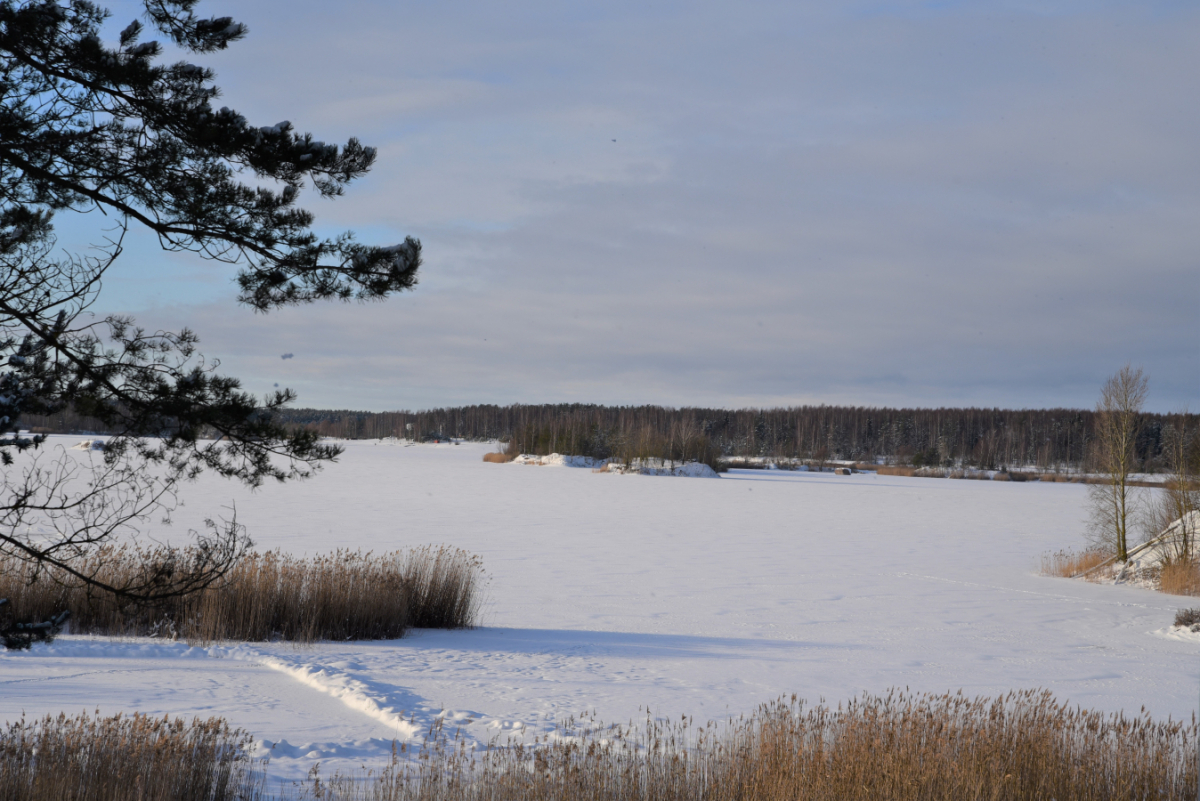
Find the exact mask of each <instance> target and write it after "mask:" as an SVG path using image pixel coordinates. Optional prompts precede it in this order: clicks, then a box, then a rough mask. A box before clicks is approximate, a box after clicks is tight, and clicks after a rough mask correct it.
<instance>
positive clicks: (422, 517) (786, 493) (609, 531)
mask: <svg viewBox="0 0 1200 801" xmlns="http://www.w3.org/2000/svg"><path fill="white" fill-rule="evenodd" d="M65 442H66V443H67V444H70V440H65ZM346 445H347V449H346V453H345V454H344V456H343V457H342V458H341V460H340V462H339V463H338V464H335V465H331V466H329V467H328V468H327V469H326V470H325V471H324V473H323V474H321V475H319V476H318V477H317V478H315V479H314V480H312V481H310V482H307V483H301V484H291V485H284V486H268V487H265V488H263V489H262V490H260V491H258V492H250V491H245V490H241V489H239V488H237V487H235V486H233V485H230V484H227V483H223V482H220V481H218V480H215V479H212V480H208V479H205V480H204V481H203V482H202V483H200V484H198V485H196V486H194V487H190V488H189V489H188V491H186V493H185V497H186V499H187V506H186V507H184V508H182V509H180V510H179V511H178V512H176V513H175V515H174V518H175V525H174V530H176V531H179V532H183V531H186V530H187V529H188V528H189V527H192V528H199V525H200V523H201V521H202V520H203V518H204V517H205V516H210V515H213V514H214V513H217V512H220V511H221V509H220V507H222V506H229V505H230V504H231V503H234V502H236V507H237V513H238V520H239V521H240V522H242V523H245V524H246V525H247V526H248V527H249V529H250V532H251V534H252V535H253V536H254V538H255V540H256V541H257V543H258V546H259V547H261V548H276V547H279V548H283V549H286V550H288V551H291V552H293V553H297V554H303V553H308V554H316V553H325V552H328V551H330V550H332V549H334V548H336V547H351V548H364V549H372V550H376V551H380V550H388V549H393V548H402V547H407V546H412V545H422V544H426V543H447V544H450V545H454V546H458V547H462V548H465V549H467V550H470V551H472V552H474V553H477V554H479V555H480V556H481V557H482V558H483V563H484V566H485V568H486V570H487V573H488V580H489V583H488V587H487V602H486V604H485V606H484V613H483V619H482V623H483V627H482V628H479V629H476V630H473V631H418V632H415V633H414V634H413V635H412V636H410V637H407V638H405V639H403V640H398V641H387V642H366V643H362V642H351V643H321V644H317V645H314V646H311V647H294V646H292V645H289V644H285V643H270V644H268V643H253V644H248V645H236V644H226V645H222V646H218V647H214V648H207V649H202V648H190V647H189V646H187V645H186V644H184V643H172V642H160V641H154V640H145V639H141V640H128V641H119V640H110V639H92V638H87V637H77V636H67V637H63V638H60V640H59V641H57V642H56V643H54V644H52V645H50V646H35V647H34V649H33V650H32V651H31V652H28V653H18V652H7V653H6V652H0V719H5V720H12V719H14V718H17V717H20V715H21V714H22V713H25V714H27V715H29V716H38V715H42V714H45V713H50V712H53V713H57V712H59V711H67V712H77V711H81V710H84V709H86V710H89V711H91V710H94V709H97V708H99V709H100V710H101V711H102V712H104V713H112V712H117V711H133V710H138V711H142V712H147V713H155V714H163V713H172V714H181V715H187V716H191V715H203V716H208V715H222V716H224V717H226V718H228V719H229V720H230V721H231V723H233V724H234V725H236V726H241V727H243V728H245V729H247V730H248V731H250V732H251V733H253V735H254V736H255V737H256V738H257V739H258V740H259V741H260V742H261V743H263V746H264V748H266V749H268V750H269V751H270V753H271V754H272V772H273V773H275V774H276V775H279V776H287V777H291V776H300V775H303V774H304V773H305V772H306V771H307V770H308V768H309V767H310V766H311V765H312V763H313V762H314V761H316V760H320V761H321V762H322V765H323V770H328V769H331V768H336V767H339V766H340V767H345V768H353V767H357V766H359V765H361V764H362V763H363V762H364V761H365V762H368V763H375V762H378V761H382V760H386V759H387V758H388V756H389V755H390V753H391V747H392V741H393V740H394V739H399V740H401V741H409V742H411V741H414V740H416V741H419V740H420V738H421V736H422V735H423V733H424V732H425V731H427V730H428V728H429V726H430V725H432V724H433V722H434V721H435V720H436V719H437V718H438V717H444V718H445V721H446V723H447V724H449V725H451V726H459V727H461V728H462V730H463V733H464V735H465V736H467V737H469V738H472V739H473V740H474V741H476V742H480V743H485V742H487V741H488V740H490V739H491V738H493V737H497V736H499V737H502V738H503V737H506V736H518V735H521V734H523V733H525V734H527V736H529V737H530V738H532V736H533V735H534V734H535V733H541V732H544V731H545V730H546V729H548V728H549V727H550V726H551V725H552V724H553V723H554V721H556V720H561V719H563V718H566V717H567V716H569V715H578V714H579V713H580V712H582V711H584V710H588V711H592V710H594V711H595V714H596V717H597V718H598V719H600V720H603V721H609V722H624V721H627V720H629V719H630V718H638V717H640V716H641V715H642V714H643V712H642V711H641V710H644V709H645V708H647V707H648V708H649V709H650V710H651V711H652V712H653V713H655V714H660V715H664V716H671V717H677V716H679V715H681V714H687V715H691V716H694V717H695V718H696V719H698V720H705V719H721V718H724V717H725V716H726V715H731V714H732V715H736V714H740V713H742V712H746V711H750V710H752V709H753V708H754V707H755V706H756V705H757V704H759V703H761V702H764V701H768V700H770V699H773V698H775V697H777V696H778V695H780V694H784V693H788V694H790V693H793V692H795V693H798V694H800V695H801V696H804V697H807V698H808V699H810V700H812V701H816V700H818V699H820V698H825V699H828V700H830V701H832V702H835V703H836V702H837V701H839V700H843V699H846V698H848V697H850V696H853V695H855V694H857V693H861V692H864V691H867V692H882V691H885V690H886V689H887V688H889V687H892V686H900V687H904V686H907V687H909V688H911V689H913V690H914V691H937V692H942V691H946V690H958V689H960V688H961V689H963V690H964V691H965V692H966V693H968V694H972V695H974V694H996V693H1000V692H1004V691H1007V690H1009V689H1016V688H1029V687H1046V688H1049V689H1050V690H1052V691H1053V692H1054V693H1055V694H1056V695H1057V696H1058V697H1059V698H1060V699H1063V700H1070V701H1072V702H1076V703H1079V704H1082V705H1084V706H1087V707H1092V708H1097V709H1101V710H1106V711H1115V710H1122V709H1123V710H1129V711H1132V712H1136V711H1137V710H1138V709H1139V708H1141V707H1142V706H1145V707H1146V709H1147V710H1148V711H1149V712H1151V713H1152V714H1154V715H1155V716H1159V717H1166V716H1167V715H1172V716H1175V717H1176V718H1179V717H1187V716H1189V715H1190V714H1191V713H1192V712H1193V711H1194V710H1195V708H1196V695H1197V681H1198V675H1200V635H1194V634H1191V633H1190V632H1183V633H1179V632H1174V631H1173V630H1172V629H1171V623H1172V620H1173V617H1174V613H1175V610H1176V609H1177V608H1178V607H1181V606H1192V605H1196V603H1195V599H1186V598H1177V597H1172V596H1167V595H1162V594H1159V593H1155V592H1151V591H1149V590H1145V589H1141V588H1137V587H1130V586H1112V585H1097V584H1090V583H1087V582H1083V581H1071V580H1068V579H1055V578H1046V577H1042V576H1039V575H1037V573H1036V570H1037V564H1038V559H1039V556H1040V555H1041V554H1042V553H1043V552H1045V551H1053V550H1058V549H1060V548H1066V547H1074V548H1079V547H1080V546H1081V545H1082V544H1083V526H1084V522H1083V521H1084V519H1085V516H1086V510H1085V508H1084V503H1085V497H1086V488H1085V487H1084V486H1082V485H1077V484H1050V483H1047V484H1040V483H1032V482H1029V483H1000V482H981V481H949V480H937V479H922V478H903V477H889V476H876V475H873V474H869V473H867V474H855V475H852V476H837V475H833V474H831V473H818V472H799V471H797V472H792V471H783V470H775V471H767V470H746V471H736V470H735V471H730V472H729V473H727V474H725V475H723V476H722V477H721V478H720V479H719V480H704V481H701V480H689V479H671V478H660V477H652V476H636V475H635V476H631V475H615V474H610V473H598V472H593V470H590V469H531V468H529V467H523V466H521V465H515V464H487V463H484V462H482V461H481V457H482V454H483V453H484V452H485V451H487V450H489V448H488V447H487V446H484V445H479V444H467V443H464V444H462V445H450V444H441V445H415V446H404V445H403V444H399V443H386V442H385V443H376V442H371V441H365V442H350V443H346Z"/></svg>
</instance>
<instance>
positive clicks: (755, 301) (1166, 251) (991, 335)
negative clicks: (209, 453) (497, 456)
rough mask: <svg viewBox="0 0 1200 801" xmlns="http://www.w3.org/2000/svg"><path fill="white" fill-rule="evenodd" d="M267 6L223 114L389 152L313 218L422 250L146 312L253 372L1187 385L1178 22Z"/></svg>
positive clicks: (723, 395) (424, 393) (440, 386)
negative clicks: (366, 277)
mask: <svg viewBox="0 0 1200 801" xmlns="http://www.w3.org/2000/svg"><path fill="white" fill-rule="evenodd" d="M278 8H279V6H277V5H275V4H273V3H264V4H261V5H247V7H246V9H245V10H246V13H247V14H248V15H250V18H249V19H247V20H246V21H248V22H249V23H250V26H251V31H252V35H251V37H250V39H249V40H248V41H247V42H246V43H244V44H240V45H238V46H236V47H234V48H231V49H230V51H229V52H228V54H221V55H220V56H219V57H217V59H216V60H217V61H218V62H219V63H218V64H217V66H218V71H219V77H218V81H219V82H220V83H221V84H222V85H223V86H226V87H227V88H228V90H229V91H228V95H229V99H228V100H223V101H222V102H229V103H230V105H233V106H235V107H238V108H239V109H240V110H243V111H244V112H248V113H249V115H250V116H251V118H252V119H257V118H262V119H264V120H269V121H273V120H275V119H276V118H278V119H283V118H288V119H293V120H294V121H297V126H298V127H299V128H300V129H301V130H312V131H313V132H314V134H317V135H319V136H320V137H321V138H324V139H326V140H327V141H328V140H331V139H333V138H335V137H338V136H341V137H345V136H349V135H352V134H358V135H361V136H362V137H363V138H364V140H365V141H368V142H371V143H374V144H377V145H378V146H379V152H380V157H379V162H378V165H377V167H376V169H375V170H374V171H373V172H372V174H371V175H370V176H368V177H367V178H366V179H364V180H363V181H362V182H360V184H359V185H357V186H354V187H351V188H350V190H349V191H348V193H347V195H346V196H345V197H344V198H341V199H339V200H338V201H337V202H335V203H333V204H324V203H317V202H316V201H313V208H314V210H315V211H317V212H318V215H319V217H318V219H319V221H320V222H321V224H322V225H323V226H326V227H327V228H328V230H329V231H335V230H338V229H339V228H340V227H352V228H355V229H358V230H359V231H360V233H362V234H363V235H364V238H370V239H371V240H378V241H383V242H391V241H400V240H401V239H402V238H403V236H404V235H406V234H409V233H412V234H415V235H417V236H419V237H420V238H421V239H422V241H423V242H424V244H425V248H426V267H425V268H423V275H422V278H421V284H420V285H419V286H418V288H417V290H416V291H415V292H414V293H412V294H406V295H405V296H402V297H397V298H395V299H393V300H390V301H388V302H387V303H385V304H380V305H370V306H365V307H359V306H345V305H326V306H314V307H308V308H304V309H296V310H284V311H281V312H276V313H272V314H270V315H266V316H265V317H264V316H255V315H252V314H250V313H249V312H248V311H246V310H242V309H237V308H235V307H234V305H233V303H232V300H231V295H232V289H231V288H228V285H225V286H226V287H227V288H226V289H224V290H222V292H223V293H224V294H223V295H222V296H221V297H216V295H215V294H214V293H213V292H212V291H209V292H208V293H207V294H205V295H204V296H203V298H202V299H201V301H199V302H194V303H193V302H191V301H190V300H189V296H188V294H187V292H185V291H183V290H180V292H178V293H176V294H175V295H172V294H171V292H170V290H169V288H168V289H164V290H163V291H162V292H161V293H159V294H157V295H155V296H154V298H155V299H154V302H152V303H142V304H141V305H142V308H141V311H139V312H138V313H139V317H140V319H141V320H143V321H148V320H155V319H156V320H162V321H164V322H172V321H177V320H184V321H186V322H187V323H188V324H189V325H191V326H192V327H194V328H195V329H196V330H197V331H198V332H199V333H200V335H201V336H202V338H203V339H204V344H205V348H206V351H207V352H210V353H212V354H213V355H216V356H219V357H221V358H222V360H223V361H224V365H225V367H226V368H228V369H229V370H230V371H231V372H233V373H234V374H242V375H247V376H254V377H255V378H254V380H255V381H261V382H262V388H263V389H265V388H266V387H267V386H268V384H267V382H272V383H274V382H279V383H283V384H284V385H288V386H294V387H296V388H297V389H299V390H300V392H301V398H300V402H301V403H303V404H306V405H320V406H339V407H362V408H373V409H384V408H399V407H410V408H411V407H421V406H433V405H442V404H451V403H470V402H485V401H494V402H511V401H542V400H579V401H594V402H608V403H641V402H660V403H669V404H691V403H705V404H714V405H726V406H737V405H743V404H747V405H748V404H754V405H760V404H761V405H770V404H791V403H803V402H813V403H818V402H830V403H833V402H836V403H863V404H897V405H899V404H904V405H939V404H950V403H969V404H979V405H1011V406H1049V405H1059V404H1063V405H1075V406H1080V405H1082V406H1090V405H1091V403H1092V402H1093V400H1094V396H1095V393H1096V391H1097V389H1098V387H1099V384H1100V383H1101V382H1102V381H1103V379H1104V378H1105V377H1106V376H1107V375H1108V374H1110V373H1111V372H1112V371H1113V370H1114V369H1116V367H1118V366H1119V365H1120V364H1122V363H1124V362H1125V361H1132V362H1135V363H1138V364H1142V365H1144V366H1145V367H1146V368H1147V370H1148V372H1149V373H1150V374H1151V381H1152V387H1153V390H1154V403H1155V404H1157V405H1158V406H1159V407H1160V408H1163V409H1168V408H1173V407H1176V406H1180V405H1183V404H1185V403H1189V402H1190V403H1192V404H1193V405H1195V403H1196V399H1197V388H1198V386H1200V359H1198V354H1197V348H1196V346H1195V342H1194V336H1190V335H1184V332H1188V331H1192V330H1193V329H1194V327H1195V322H1194V320H1195V309H1196V306H1197V301H1198V300H1200V270H1198V269H1197V264H1196V260H1197V257H1196V254H1197V253H1200V248H1198V247H1197V246H1198V245H1200V233H1198V230H1197V226H1195V224H1194V220H1195V219H1196V218H1197V212H1200V191H1198V190H1197V188H1196V186H1195V182H1194V181H1193V180H1192V176H1194V175H1195V174H1196V172H1197V169H1198V168H1200V163H1198V162H1200V154H1198V153H1197V151H1196V149H1195V147H1194V141H1193V140H1194V131H1195V130H1196V128H1197V124H1198V123H1200V110H1198V109H1197V108H1196V107H1195V104H1192V103H1188V102H1187V98H1189V97H1191V96H1193V95H1194V94H1195V86H1194V83H1195V77H1194V76H1195V75H1197V74H1200V54H1197V52H1196V51H1195V48H1194V47H1192V44H1191V43H1192V42H1194V39H1195V36H1196V34H1197V33H1198V32H1200V31H1198V30H1197V29H1198V28H1200V15H1198V13H1197V12H1196V11H1195V10H1193V9H1192V8H1190V7H1185V6H1179V5H1176V4H1166V3H1164V4H1153V3H1151V4H1146V5H1144V6H1139V7H1138V9H1133V10H1131V9H1129V8H1128V7H1119V6H1113V5H1109V4H1104V3H1092V4H1080V3H1069V4H1066V3H1064V4H1057V5H1055V4H1050V5H1039V6H1038V8H1036V9H1035V8H1032V7H1028V6H1027V5H1026V4H1022V3H1015V2H1007V3H972V4H950V5H945V4H937V5H930V4H924V3H907V2H904V3H857V4H853V3H852V4H803V5H802V4H791V3H789V4H784V3H766V2H758V3H749V4H744V5H743V6H741V7H739V11H738V13H737V14H732V15H731V14H729V11H728V6H727V5H724V4H707V3H697V4H689V5H688V6H687V7H686V8H685V7H682V6H675V5H672V4H665V3H664V4H659V3H651V4H622V3H609V4H604V5H600V4H597V5H576V6H572V7H571V8H569V9H568V8H567V7H561V6H554V5H549V4H539V3H519V4H506V5H505V6H504V7H503V8H502V9H501V8H499V7H495V6H490V5H487V4H468V6H466V7H459V6H456V7H454V8H453V9H451V8H449V7H441V6H437V5H436V4H429V5H423V6H418V7H412V8H409V7H405V8H404V9H398V8H394V7H392V6H387V5H373V4H365V3H350V4H348V6H347V8H346V11H347V13H339V14H336V15H321V16H318V15H317V14H316V12H310V13H307V14H302V13H289V14H286V15H279V14H278V13H277V10H278ZM397 32H403V33H404V34H405V35H404V36H400V37H398V35H397ZM397 42H403V46H398V45H397ZM614 139H615V140H616V141H615V142H614V141H613V140H614ZM130 269H131V270H132V271H133V272H134V274H136V275H137V276H139V277H141V276H144V275H151V276H153V278H152V280H154V281H155V282H168V281H170V280H172V279H168V278H163V277H160V276H166V275H168V274H170V273H168V272H167V271H165V270H163V269H161V268H159V267H155V268H154V269H153V272H150V270H151V268H149V267H144V266H142V267H139V266H136V265H135V266H133V267H131V268H130ZM139 270H141V271H143V272H139ZM204 275H205V276H206V278H205V280H206V281H209V285H210V286H211V285H212V284H211V281H212V279H211V275H210V274H209V273H204ZM181 280H182V279H181ZM181 286H182V284H181ZM189 291H190V290H189ZM124 297H128V298H133V297H134V295H133V294H132V293H129V294H126V295H125V296H124ZM120 299H121V298H120V296H118V298H117V300H118V302H119V301H120ZM106 300H107V299H106ZM126 305H127V306H129V307H133V306H136V305H138V304H136V303H132V304H131V303H127V304H126ZM175 324H176V325H177V323H175ZM284 348H294V349H295V350H302V351H303V352H304V353H305V359H304V360H303V363H302V364H301V363H297V362H296V361H294V360H289V359H286V358H284V359H283V360H282V361H281V360H278V359H275V358H274V355H277V354H279V353H281V352H283V350H284ZM255 388H256V389H258V388H257V387H255Z"/></svg>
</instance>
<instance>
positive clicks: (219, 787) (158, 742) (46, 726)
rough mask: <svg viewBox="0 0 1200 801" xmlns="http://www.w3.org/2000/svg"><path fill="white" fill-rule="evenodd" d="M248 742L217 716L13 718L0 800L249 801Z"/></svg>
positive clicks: (252, 786)
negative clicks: (190, 719)
mask: <svg viewBox="0 0 1200 801" xmlns="http://www.w3.org/2000/svg"><path fill="white" fill-rule="evenodd" d="M249 745H250V740H249V738H248V737H246V736H245V735H244V734H243V733H242V732H241V731H239V730H231V729H230V728H229V725H228V724H227V723H225V721H223V720H221V719H219V718H211V719H209V720H206V721H202V720H195V721H193V722H192V723H191V724H187V723H184V721H182V720H179V719H170V718H157V719H156V718H149V717H146V716H144V715H136V714H135V715H132V716H129V717H125V716H122V715H117V716H116V717H111V718H101V717H92V716H89V715H87V714H83V715H80V716H78V717H73V718H68V717H66V716H64V715H60V716H58V717H57V718H52V717H46V718H45V719H43V720H39V721H36V722H33V723H28V722H26V721H24V720H21V721H19V722H17V723H9V724H7V725H6V726H5V727H4V728H3V729H2V730H0V799H4V801H155V800H157V799H171V800H172V801H235V800H236V801H256V799H260V798H262V797H263V796H262V787H263V781H262V776H261V773H260V771H259V770H258V765H257V764H256V762H255V761H254V760H253V759H251V758H250V756H249V755H248V752H247V748H248V746H249Z"/></svg>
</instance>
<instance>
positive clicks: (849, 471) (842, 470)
mask: <svg viewBox="0 0 1200 801" xmlns="http://www.w3.org/2000/svg"><path fill="white" fill-rule="evenodd" d="M833 472H834V474H835V475H839V476H849V475H853V473H854V468H853V467H836V468H834V470H833Z"/></svg>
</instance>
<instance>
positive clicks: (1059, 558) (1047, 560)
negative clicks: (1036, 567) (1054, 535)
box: [1041, 548, 1112, 578]
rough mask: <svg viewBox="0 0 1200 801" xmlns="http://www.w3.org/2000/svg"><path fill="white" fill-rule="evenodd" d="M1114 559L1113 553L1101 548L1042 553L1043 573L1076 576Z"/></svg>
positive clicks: (1067, 576)
mask: <svg viewBox="0 0 1200 801" xmlns="http://www.w3.org/2000/svg"><path fill="white" fill-rule="evenodd" d="M1111 559H1112V554H1110V553H1108V552H1107V551H1104V550H1101V549H1099V548H1088V549H1087V550H1085V551H1080V552H1078V553H1076V552H1075V551H1071V550H1063V551H1055V552H1054V553H1044V554H1042V569H1041V572H1042V575H1043V576H1060V577H1062V578H1075V577H1076V576H1079V575H1082V574H1084V573H1086V572H1088V571H1089V570H1093V569H1094V568H1097V567H1100V565H1102V564H1104V563H1105V562H1108V561H1110V560H1111Z"/></svg>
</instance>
